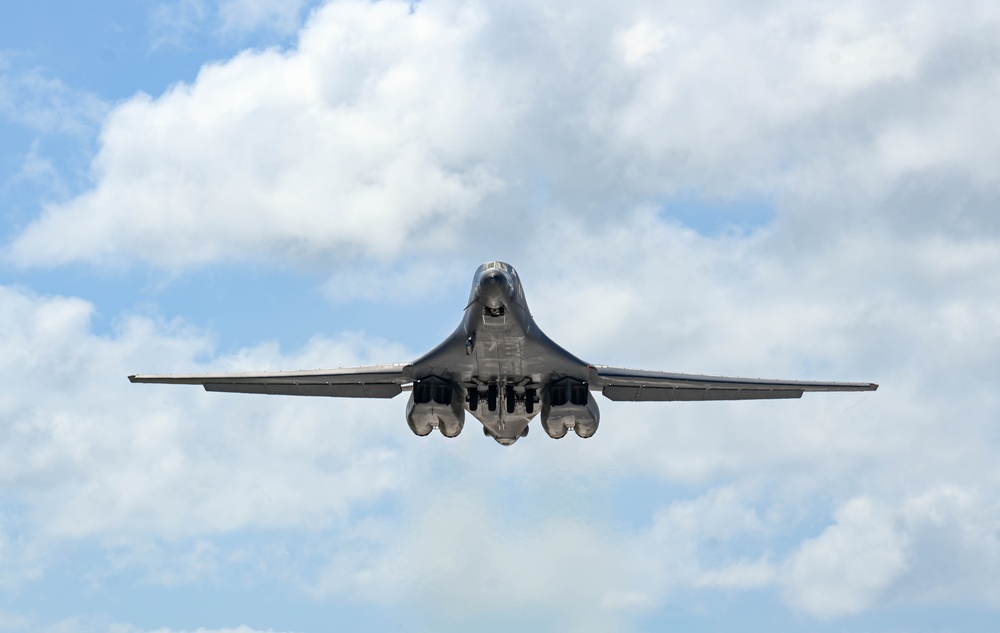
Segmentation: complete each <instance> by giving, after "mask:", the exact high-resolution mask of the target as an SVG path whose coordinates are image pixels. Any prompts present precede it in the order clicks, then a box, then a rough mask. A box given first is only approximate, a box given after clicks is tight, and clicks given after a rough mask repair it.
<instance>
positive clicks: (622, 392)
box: [591, 366, 878, 402]
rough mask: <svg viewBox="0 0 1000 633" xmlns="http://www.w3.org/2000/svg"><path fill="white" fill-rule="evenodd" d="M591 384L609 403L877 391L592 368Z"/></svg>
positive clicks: (863, 385)
mask: <svg viewBox="0 0 1000 633" xmlns="http://www.w3.org/2000/svg"><path fill="white" fill-rule="evenodd" d="M591 372H592V374H593V375H592V378H591V385H593V386H595V387H600V388H601V391H602V393H603V394H604V395H605V397H607V398H608V399H609V400H618V401H626V402H671V401H702V400H775V399H781V398H801V397H802V394H803V393H805V392H806V391H875V390H876V389H878V385H876V384H875V383H869V382H812V381H806V380H761V379H757V378H730V377H728V376H700V375H696V374H675V373H670V372H663V371H644V370H641V369H625V368H623V367H606V366H594V367H591Z"/></svg>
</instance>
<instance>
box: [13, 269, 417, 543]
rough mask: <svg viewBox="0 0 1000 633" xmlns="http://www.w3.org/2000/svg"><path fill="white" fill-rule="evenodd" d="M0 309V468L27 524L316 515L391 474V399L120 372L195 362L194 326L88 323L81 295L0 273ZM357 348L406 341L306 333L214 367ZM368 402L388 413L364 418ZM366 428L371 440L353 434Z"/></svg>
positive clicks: (179, 526)
mask: <svg viewBox="0 0 1000 633" xmlns="http://www.w3.org/2000/svg"><path fill="white" fill-rule="evenodd" d="M0 311H2V313H3V317H4V318H3V320H4V323H5V324H6V330H5V334H4V336H3V339H2V341H0V350H2V352H3V354H2V356H3V360H2V361H0V372H2V373H3V375H4V376H5V384H6V385H7V388H6V389H5V391H4V394H3V397H2V399H0V418H2V419H4V420H5V421H6V424H7V426H6V428H8V432H7V436H6V439H5V442H4V443H3V447H2V454H3V455H2V457H3V459H2V466H0V476H2V478H3V479H4V480H5V481H7V482H9V483H10V484H11V485H12V486H14V488H15V489H16V490H17V491H18V494H20V495H24V497H22V501H23V502H27V503H28V507H29V515H30V516H29V518H30V520H31V521H32V522H37V525H36V526H35V531H36V534H38V535H39V536H42V537H44V536H46V535H47V536H51V537H52V538H83V537H91V536H95V537H99V538H109V539H111V540H114V539H125V540H128V539H129V538H130V537H131V536H133V535H137V534H150V533H152V534H155V535H158V536H159V537H170V536H173V535H199V534H211V533H217V532H226V531H232V530H237V529H241V528H247V527H251V526H258V527H272V528H277V527H283V526H298V527H303V526H305V525H309V524H312V525H313V526H316V527H322V526H324V525H328V524H330V522H332V521H337V520H341V519H343V518H344V517H345V516H348V515H349V513H350V508H351V506H352V504H354V503H355V502H358V501H366V502H367V501H369V500H371V499H374V498H378V497H379V496H380V495H383V494H385V493H386V492H387V491H390V490H392V489H394V488H395V487H397V486H398V481H399V471H398V470H397V465H398V464H395V463H394V461H395V460H394V454H395V449H394V448H393V447H392V443H393V442H392V440H391V439H390V438H391V437H392V435H393V434H394V431H397V432H399V433H398V434H399V435H402V431H405V426H404V425H403V424H402V412H401V411H399V410H397V409H398V406H396V407H393V406H392V404H396V403H383V405H382V406H380V403H378V402H374V403H365V405H367V406H364V407H361V408H358V404H357V403H352V402H350V401H346V402H344V401H324V400H321V401H314V400H311V399H304V400H298V399H264V400H263V401H259V400H260V399H257V398H249V399H245V398H238V397H237V398H226V397H223V398H217V397H211V395H210V394H204V393H202V392H201V390H197V391H195V390H180V391H176V390H175V391H174V392H173V393H171V392H170V391H165V390H164V389H163V388H158V387H152V388H150V387H148V386H137V385H131V384H130V383H129V382H128V381H127V380H126V379H125V377H126V375H127V374H130V373H136V372H139V371H143V370H144V371H147V372H154V371H165V372H166V371H170V370H174V371H177V370H180V369H185V370H190V369H192V368H195V367H198V366H200V363H199V361H198V360H197V359H198V358H199V357H200V356H202V355H204V354H205V353H207V352H209V351H210V349H211V348H210V346H209V342H208V341H207V340H206V339H205V338H204V337H202V336H200V335H197V334H196V333H193V332H186V331H183V330H180V329H175V328H166V329H162V328H163V326H159V327H158V326H156V325H155V324H153V323H152V322H150V321H148V320H147V319H144V318H138V317H130V318H126V319H125V320H124V321H123V322H122V323H121V324H120V328H119V330H118V332H117V333H116V334H115V335H114V336H113V337H111V338H104V337H99V336H95V335H93V334H92V333H91V332H90V331H89V319H90V315H91V311H92V306H90V305H89V304H87V303H86V302H83V301H81V300H79V299H69V298H58V297H54V298H40V297H33V296H31V295H25V294H23V293H20V292H18V291H16V290H11V289H9V288H3V289H0ZM366 350H367V351H366ZM367 353H380V354H386V355H387V356H392V357H393V358H398V356H399V355H402V356H406V355H407V354H406V353H405V352H404V351H401V350H400V349H399V348H397V347H393V346H387V347H386V346H380V345H379V344H375V345H371V344H369V343H367V342H364V341H354V340H351V339H349V338H344V339H343V340H340V341H332V340H321V339H316V340H313V341H311V342H310V344H309V346H308V348H307V349H306V350H303V351H302V353H301V354H299V355H297V357H296V355H286V354H282V353H280V352H279V350H277V348H276V347H274V346H271V345H262V346H260V347H259V348H256V349H248V350H243V351H242V352H240V354H239V355H238V356H237V357H235V358H232V359H217V360H216V361H215V363H214V367H216V368H217V369H225V368H231V367H232V366H233V365H237V366H240V367H245V366H255V367H268V366H270V365H271V364H272V363H278V364H280V365H282V366H284V367H289V366H309V367H319V366H324V365H329V364H330V363H331V362H337V363H340V364H343V365H352V364H361V363H362V361H364V360H367V359H368V357H367ZM359 354H365V356H364V357H361V356H359ZM387 360H391V359H387V358H380V361H381V362H385V361H387ZM206 396H208V397H207V398H206ZM385 404H388V405H389V406H388V408H386V407H385V406H384V405H385ZM380 410H382V411H383V412H384V413H391V415H387V416H386V418H387V419H393V420H399V421H400V424H398V425H395V426H393V425H386V424H377V425H376V424H370V423H368V422H367V418H368V417H369V416H371V415H372V412H373V411H376V412H377V411H380ZM386 434H388V435H386ZM373 436H380V437H382V438H383V440H382V441H379V442H377V443H375V444H374V445H369V446H368V447H364V445H365V444H366V442H367V441H368V440H366V439H365V438H369V439H370V438H371V437H373ZM385 440H388V442H386V441H385ZM240 464H241V465H240ZM29 500H30V502H29Z"/></svg>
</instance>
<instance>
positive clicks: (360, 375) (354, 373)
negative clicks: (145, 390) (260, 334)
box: [128, 365, 410, 398]
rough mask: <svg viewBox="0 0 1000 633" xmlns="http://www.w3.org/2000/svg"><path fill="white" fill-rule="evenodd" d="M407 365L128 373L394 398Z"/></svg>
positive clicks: (297, 392)
mask: <svg viewBox="0 0 1000 633" xmlns="http://www.w3.org/2000/svg"><path fill="white" fill-rule="evenodd" d="M409 367H410V366H409V365H370V366H366V367H347V368H344V369H317V370H312V371H265V372H253V373H223V374H176V375H148V376H143V375H137V376H129V377H128V379H129V380H130V381H131V382H146V383H162V384H171V385H202V386H203V387H204V388H205V391H225V392H230V393H263V394H275V395H284V396H329V397H333V398H393V397H395V396H398V395H399V394H400V393H401V392H402V391H403V385H404V384H405V383H408V382H410V379H409V377H408V375H407V374H408V371H407V370H408V369H409Z"/></svg>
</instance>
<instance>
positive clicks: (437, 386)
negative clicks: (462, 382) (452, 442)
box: [406, 376, 465, 437]
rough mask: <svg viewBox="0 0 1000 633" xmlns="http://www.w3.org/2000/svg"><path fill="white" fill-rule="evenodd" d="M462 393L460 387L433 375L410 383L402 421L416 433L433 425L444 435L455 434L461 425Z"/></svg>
mask: <svg viewBox="0 0 1000 633" xmlns="http://www.w3.org/2000/svg"><path fill="white" fill-rule="evenodd" d="M464 402H465V397H464V395H463V394H462V389H461V387H459V386H458V385H456V384H454V383H452V382H451V381H448V380H445V379H443V378H438V377H437V376H431V377H429V378H424V379H422V380H418V381H416V382H414V383H413V392H412V393H410V401H409V402H408V403H407V405H406V423H407V424H409V425H410V430H411V431H413V432H414V433H416V434H417V435H428V434H429V433H430V432H431V431H433V430H434V429H435V428H436V429H437V430H439V431H441V435H444V436H445V437H455V436H457V435H458V434H459V433H461V432H462V427H463V426H465V405H464Z"/></svg>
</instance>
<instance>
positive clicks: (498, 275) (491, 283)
mask: <svg viewBox="0 0 1000 633" xmlns="http://www.w3.org/2000/svg"><path fill="white" fill-rule="evenodd" d="M505 281H506V279H504V276H503V273H502V272H500V271H499V270H491V271H490V272H488V273H486V274H485V275H483V282H482V283H483V286H484V287H486V288H496V287H498V286H502V285H503V284H504V282H505Z"/></svg>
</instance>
